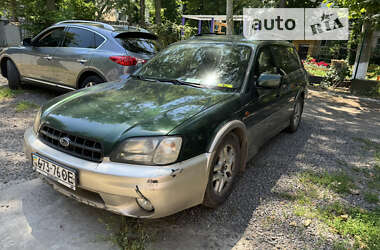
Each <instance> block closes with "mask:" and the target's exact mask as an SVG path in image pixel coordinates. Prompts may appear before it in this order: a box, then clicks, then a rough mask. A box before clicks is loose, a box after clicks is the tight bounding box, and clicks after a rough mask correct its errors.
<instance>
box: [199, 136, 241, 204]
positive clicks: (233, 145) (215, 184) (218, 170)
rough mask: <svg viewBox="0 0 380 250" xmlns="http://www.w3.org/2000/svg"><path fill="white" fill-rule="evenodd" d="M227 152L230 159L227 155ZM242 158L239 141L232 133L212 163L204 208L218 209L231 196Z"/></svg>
mask: <svg viewBox="0 0 380 250" xmlns="http://www.w3.org/2000/svg"><path fill="white" fill-rule="evenodd" d="M226 152H227V153H228V155H227V157H228V158H227V157H226V155H225V153H226ZM240 157H241V154H240V144H239V139H238V137H237V136H236V135H235V134H233V133H230V134H228V135H227V136H226V137H225V138H224V139H223V141H222V143H221V144H220V145H219V146H218V148H217V150H216V152H215V154H214V158H213V159H212V161H211V162H212V165H211V167H210V173H209V179H208V184H207V187H206V192H205V196H204V199H203V205H204V206H206V207H211V208H215V207H218V206H219V205H220V204H222V203H223V202H224V201H225V200H226V199H227V198H228V196H229V195H230V194H231V192H232V190H233V187H234V183H235V182H236V180H237V178H238V173H239V169H240V167H241V166H240ZM223 158H224V159H223ZM227 161H230V164H227ZM228 165H229V166H228Z"/></svg>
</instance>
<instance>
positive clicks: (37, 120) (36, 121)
mask: <svg viewBox="0 0 380 250" xmlns="http://www.w3.org/2000/svg"><path fill="white" fill-rule="evenodd" d="M41 114H42V108H40V109H39V110H38V112H37V115H36V117H35V118H34V123H33V131H34V133H36V134H37V133H38V129H39V128H40V123H41Z"/></svg>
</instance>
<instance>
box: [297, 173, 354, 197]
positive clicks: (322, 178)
mask: <svg viewBox="0 0 380 250" xmlns="http://www.w3.org/2000/svg"><path fill="white" fill-rule="evenodd" d="M299 178H300V181H301V182H302V183H309V182H310V183H313V184H315V185H318V186H322V187H327V188H329V189H331V190H333V191H335V192H337V193H350V190H351V188H355V185H354V183H353V180H352V178H351V177H350V176H348V175H347V174H345V173H342V172H338V173H332V174H330V173H327V172H323V173H313V172H303V173H301V174H300V175H299Z"/></svg>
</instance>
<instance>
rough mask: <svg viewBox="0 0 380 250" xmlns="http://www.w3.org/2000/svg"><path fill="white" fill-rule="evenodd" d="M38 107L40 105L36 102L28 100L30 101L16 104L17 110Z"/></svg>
mask: <svg viewBox="0 0 380 250" xmlns="http://www.w3.org/2000/svg"><path fill="white" fill-rule="evenodd" d="M38 108H39V106H38V105H37V104H35V103H32V102H28V101H21V102H19V103H17V105H16V112H23V111H26V110H34V109H38Z"/></svg>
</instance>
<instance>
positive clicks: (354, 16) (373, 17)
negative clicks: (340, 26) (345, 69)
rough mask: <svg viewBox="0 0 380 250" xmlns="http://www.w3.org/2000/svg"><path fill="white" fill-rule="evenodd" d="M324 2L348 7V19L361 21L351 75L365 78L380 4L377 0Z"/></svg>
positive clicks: (334, 0)
mask: <svg viewBox="0 0 380 250" xmlns="http://www.w3.org/2000/svg"><path fill="white" fill-rule="evenodd" d="M324 2H325V3H327V5H328V6H332V5H336V6H339V7H343V8H348V9H349V11H350V19H351V20H352V21H353V22H358V21H359V22H361V27H362V28H361V42H360V44H359V46H358V47H357V51H356V57H355V64H354V70H353V75H352V77H353V78H358V79H365V77H366V73H367V69H368V63H369V59H370V56H371V52H372V50H373V47H372V38H373V34H374V31H375V30H376V29H377V28H379V23H380V14H379V13H380V5H379V3H378V0H365V1H362V0H324Z"/></svg>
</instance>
